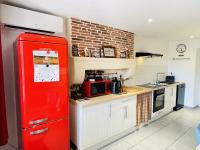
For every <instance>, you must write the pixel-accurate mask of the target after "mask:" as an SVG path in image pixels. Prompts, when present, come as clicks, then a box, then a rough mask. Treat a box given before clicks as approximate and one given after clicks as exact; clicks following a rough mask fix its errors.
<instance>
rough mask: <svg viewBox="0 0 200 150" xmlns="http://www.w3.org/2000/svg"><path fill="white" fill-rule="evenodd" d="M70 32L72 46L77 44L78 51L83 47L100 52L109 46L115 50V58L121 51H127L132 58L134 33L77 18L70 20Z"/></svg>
mask: <svg viewBox="0 0 200 150" xmlns="http://www.w3.org/2000/svg"><path fill="white" fill-rule="evenodd" d="M71 30H72V35H71V41H72V44H77V46H78V49H79V51H83V50H84V48H85V47H87V48H88V49H90V50H101V49H102V46H105V45H110V46H114V47H115V48H116V54H117V57H120V51H121V50H125V49H128V51H129V52H130V57H131V58H133V51H134V49H133V48H134V33H131V32H128V31H124V30H120V29H117V28H113V27H109V26H105V25H100V24H97V23H92V22H88V21H85V20H80V19H77V18H71Z"/></svg>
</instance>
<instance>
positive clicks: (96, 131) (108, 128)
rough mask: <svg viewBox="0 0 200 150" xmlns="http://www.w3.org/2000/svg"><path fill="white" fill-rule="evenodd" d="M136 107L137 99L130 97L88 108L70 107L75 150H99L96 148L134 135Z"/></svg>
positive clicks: (74, 105)
mask: <svg viewBox="0 0 200 150" xmlns="http://www.w3.org/2000/svg"><path fill="white" fill-rule="evenodd" d="M136 103H137V99H136V96H129V97H127V98H121V99H116V100H113V101H109V102H104V103H100V104H94V105H91V106H90V105H89V106H81V105H76V104H70V113H71V118H70V123H71V125H70V128H71V129H70V132H71V133H70V134H71V140H72V142H73V143H74V144H75V145H76V146H77V148H78V150H85V149H98V148H96V147H95V146H97V147H98V144H102V143H106V142H107V141H109V142H112V140H116V139H117V138H120V137H122V136H124V135H125V134H128V133H130V132H132V131H134V130H135V129H136ZM94 147H95V148H94Z"/></svg>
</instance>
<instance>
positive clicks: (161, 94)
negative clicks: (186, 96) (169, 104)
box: [153, 89, 165, 113]
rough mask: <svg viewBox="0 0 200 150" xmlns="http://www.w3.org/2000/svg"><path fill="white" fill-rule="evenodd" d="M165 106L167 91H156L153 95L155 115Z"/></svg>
mask: <svg viewBox="0 0 200 150" xmlns="http://www.w3.org/2000/svg"><path fill="white" fill-rule="evenodd" d="M164 106H165V89H158V90H155V91H154V95H153V113H155V112H157V111H159V110H161V109H163V108H164Z"/></svg>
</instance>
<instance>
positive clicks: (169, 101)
mask: <svg viewBox="0 0 200 150" xmlns="http://www.w3.org/2000/svg"><path fill="white" fill-rule="evenodd" d="M175 105H176V85H173V86H169V87H166V88H165V107H164V111H169V110H172V109H173V107H174V106H175Z"/></svg>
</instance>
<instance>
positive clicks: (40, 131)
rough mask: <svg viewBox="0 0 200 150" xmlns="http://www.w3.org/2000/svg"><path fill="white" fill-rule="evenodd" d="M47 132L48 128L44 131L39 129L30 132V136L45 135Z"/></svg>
mask: <svg viewBox="0 0 200 150" xmlns="http://www.w3.org/2000/svg"><path fill="white" fill-rule="evenodd" d="M48 130H49V128H44V129H41V130H36V131H32V132H30V135H37V134H41V133H45V132H47V131H48Z"/></svg>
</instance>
